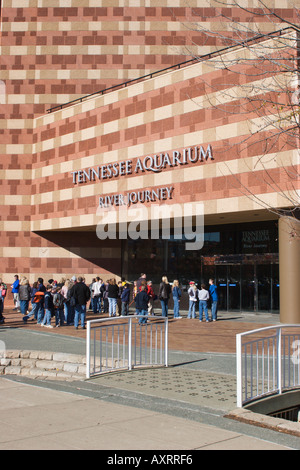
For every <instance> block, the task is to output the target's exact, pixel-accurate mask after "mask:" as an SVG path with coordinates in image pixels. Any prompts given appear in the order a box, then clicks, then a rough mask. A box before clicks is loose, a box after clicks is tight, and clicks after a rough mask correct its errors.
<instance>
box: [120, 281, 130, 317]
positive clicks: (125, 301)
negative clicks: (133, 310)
mask: <svg viewBox="0 0 300 470" xmlns="http://www.w3.org/2000/svg"><path fill="white" fill-rule="evenodd" d="M129 299H130V289H129V285H128V284H125V285H124V286H123V292H122V294H121V300H122V316H124V315H125V316H126V315H128V314H129Z"/></svg>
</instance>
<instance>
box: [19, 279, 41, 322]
mask: <svg viewBox="0 0 300 470" xmlns="http://www.w3.org/2000/svg"><path fill="white" fill-rule="evenodd" d="M37 292H38V283H37V282H34V283H33V284H32V288H31V291H30V297H31V307H32V308H31V312H30V313H29V314H28V315H25V317H23V321H24V323H26V322H27V320H28V319H29V318H30V317H33V316H34V319H35V320H37V314H38V310H39V303H38V302H36V301H35V294H36V293H37ZM32 320H33V319H32Z"/></svg>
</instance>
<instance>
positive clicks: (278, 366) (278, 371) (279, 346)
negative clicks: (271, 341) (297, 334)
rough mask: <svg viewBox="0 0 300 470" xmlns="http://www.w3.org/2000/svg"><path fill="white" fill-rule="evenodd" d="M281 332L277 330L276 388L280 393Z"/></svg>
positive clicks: (279, 329)
mask: <svg viewBox="0 0 300 470" xmlns="http://www.w3.org/2000/svg"><path fill="white" fill-rule="evenodd" d="M281 343H282V330H281V328H278V329H277V386H278V392H279V394H280V395H281V393H282V363H281V348H282V344H281Z"/></svg>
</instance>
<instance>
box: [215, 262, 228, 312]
mask: <svg viewBox="0 0 300 470" xmlns="http://www.w3.org/2000/svg"><path fill="white" fill-rule="evenodd" d="M216 268H217V269H216V278H217V279H216V281H217V287H218V297H219V302H218V308H219V310H228V304H227V299H228V278H227V266H223V265H222V266H216Z"/></svg>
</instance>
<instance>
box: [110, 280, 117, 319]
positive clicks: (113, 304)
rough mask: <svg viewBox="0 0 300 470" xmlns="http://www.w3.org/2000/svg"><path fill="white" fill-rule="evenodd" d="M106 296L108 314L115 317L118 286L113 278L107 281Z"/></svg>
mask: <svg viewBox="0 0 300 470" xmlns="http://www.w3.org/2000/svg"><path fill="white" fill-rule="evenodd" d="M107 297H108V308H109V311H108V313H109V316H110V317H115V316H116V313H117V302H118V297H119V287H118V286H117V283H116V280H115V279H114V278H112V279H110V280H109V281H108V291H107Z"/></svg>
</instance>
